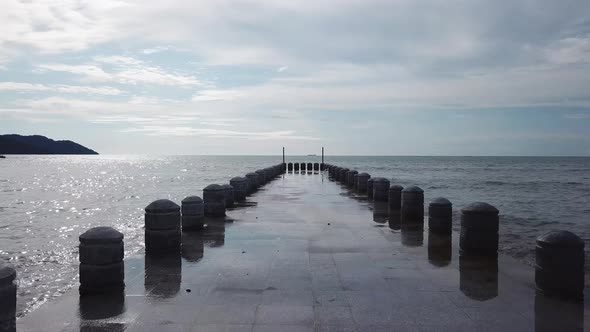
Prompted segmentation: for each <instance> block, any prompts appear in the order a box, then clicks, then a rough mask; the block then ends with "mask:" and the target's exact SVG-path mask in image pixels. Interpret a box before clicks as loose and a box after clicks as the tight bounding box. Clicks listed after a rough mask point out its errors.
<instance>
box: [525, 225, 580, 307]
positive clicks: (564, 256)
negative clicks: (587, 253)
mask: <svg viewBox="0 0 590 332" xmlns="http://www.w3.org/2000/svg"><path fill="white" fill-rule="evenodd" d="M535 253H536V262H535V283H536V285H537V290H538V291H539V292H541V293H542V294H546V295H550V296H556V297H561V298H566V299H573V300H583V298H584V240H582V239H581V238H580V237H579V236H577V235H575V234H573V233H571V232H568V231H552V232H548V233H546V234H544V235H542V236H539V237H538V238H537V246H536V248H535Z"/></svg>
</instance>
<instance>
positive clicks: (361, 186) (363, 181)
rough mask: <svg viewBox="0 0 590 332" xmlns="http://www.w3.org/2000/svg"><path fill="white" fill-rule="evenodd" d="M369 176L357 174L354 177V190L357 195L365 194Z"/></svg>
mask: <svg viewBox="0 0 590 332" xmlns="http://www.w3.org/2000/svg"><path fill="white" fill-rule="evenodd" d="M370 178H371V176H370V175H369V174H368V173H359V174H357V177H356V189H357V190H358V192H359V193H361V194H364V193H366V192H367V181H369V179H370Z"/></svg>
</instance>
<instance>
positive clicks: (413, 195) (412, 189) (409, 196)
mask: <svg viewBox="0 0 590 332" xmlns="http://www.w3.org/2000/svg"><path fill="white" fill-rule="evenodd" d="M401 215H402V219H403V220H413V221H422V222H423V221H424V190H422V188H420V187H417V186H409V187H406V188H404V189H402V205H401Z"/></svg>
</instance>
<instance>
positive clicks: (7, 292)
mask: <svg viewBox="0 0 590 332" xmlns="http://www.w3.org/2000/svg"><path fill="white" fill-rule="evenodd" d="M14 279H16V271H15V270H14V269H13V268H12V267H10V266H8V265H5V264H4V263H1V262H0V331H16V283H15V282H14Z"/></svg>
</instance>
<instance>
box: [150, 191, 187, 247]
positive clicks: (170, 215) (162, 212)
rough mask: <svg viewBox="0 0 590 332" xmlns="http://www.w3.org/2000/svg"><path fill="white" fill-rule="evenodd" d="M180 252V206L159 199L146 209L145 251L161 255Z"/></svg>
mask: <svg viewBox="0 0 590 332" xmlns="http://www.w3.org/2000/svg"><path fill="white" fill-rule="evenodd" d="M177 250H180V206H178V205H177V204H176V203H174V202H172V201H170V200H167V199H159V200H157V201H154V202H152V203H150V205H148V206H147V207H146V208H145V251H146V253H147V254H159V253H164V252H171V251H177Z"/></svg>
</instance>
